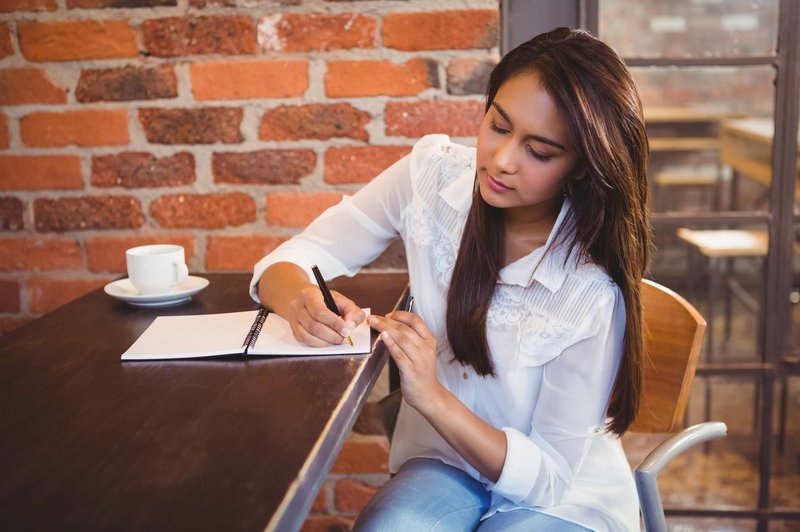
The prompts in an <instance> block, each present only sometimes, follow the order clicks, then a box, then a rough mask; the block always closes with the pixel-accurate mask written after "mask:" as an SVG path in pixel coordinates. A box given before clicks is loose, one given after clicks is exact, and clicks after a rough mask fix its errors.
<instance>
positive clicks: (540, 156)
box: [526, 146, 553, 163]
mask: <svg viewBox="0 0 800 532" xmlns="http://www.w3.org/2000/svg"><path fill="white" fill-rule="evenodd" d="M526 150H527V151H528V154H529V155H530V156H531V157H533V158H534V159H536V160H537V161H542V162H543V163H546V162H547V161H549V160H550V159H552V158H553V156H552V155H545V154H543V153H539V152H537V151H536V150H534V149H533V148H531V147H530V146H526Z"/></svg>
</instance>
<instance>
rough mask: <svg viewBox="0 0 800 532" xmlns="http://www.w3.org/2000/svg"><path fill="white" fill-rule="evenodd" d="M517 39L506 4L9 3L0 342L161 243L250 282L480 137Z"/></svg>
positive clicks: (1, 141)
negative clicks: (313, 233)
mask: <svg viewBox="0 0 800 532" xmlns="http://www.w3.org/2000/svg"><path fill="white" fill-rule="evenodd" d="M498 24H499V13H498V2H497V1H496V0H436V1H423V0H418V1H403V2H401V1H397V0H387V1H322V0H305V1H302V0H274V1H261V2H248V1H245V0H121V1H119V0H114V1H111V0H2V1H0V106H2V109H0V230H2V234H1V235H0V330H9V329H12V328H14V327H16V326H18V325H20V324H22V323H24V322H25V321H27V320H29V319H31V318H33V317H36V316H38V315H41V314H43V313H45V312H48V311H50V310H52V309H54V308H56V307H58V306H60V305H62V304H64V303H66V302H67V301H69V300H71V299H73V298H74V297H76V296H79V295H81V294H82V293H84V292H86V291H88V290H91V289H93V288H95V287H98V286H102V285H103V284H104V283H106V282H108V281H109V280H111V279H113V278H115V277H118V276H120V275H122V274H124V250H125V249H126V248H128V247H130V246H134V245H137V244H141V243H150V242H163V241H169V242H177V243H180V244H182V245H184V246H185V247H186V250H187V256H188V261H189V266H190V270H191V271H193V272H201V273H202V272H208V271H248V270H250V269H251V267H252V265H253V263H254V262H255V261H256V260H257V259H258V258H259V257H260V256H262V255H263V254H264V253H265V252H266V251H268V250H270V249H272V248H273V247H274V246H275V245H277V244H278V243H280V242H281V241H283V240H284V239H285V238H287V237H288V236H290V235H292V234H294V233H295V232H297V231H298V230H299V228H301V227H302V226H304V225H305V224H307V223H308V222H309V221H310V220H311V219H312V218H313V217H314V216H315V215H316V214H317V213H319V212H320V211H322V210H323V209H324V208H325V207H327V206H329V205H331V204H333V203H335V202H337V201H338V200H339V198H340V197H341V195H342V194H343V193H348V192H353V191H354V190H356V189H358V187H359V186H361V184H363V183H364V182H366V181H368V180H369V179H370V178H371V177H372V176H373V175H375V173H376V172H378V171H379V170H380V169H382V168H384V167H385V166H387V165H388V164H390V163H391V162H393V161H395V160H396V159H397V158H399V157H400V156H402V155H403V154H405V153H407V152H408V150H409V147H410V145H411V144H412V143H413V141H414V139H416V138H418V137H419V136H420V135H422V134H425V133H429V132H445V133H450V134H451V135H453V136H456V137H471V136H472V135H473V134H474V131H475V127H476V124H477V121H478V120H479V116H480V112H481V106H482V104H481V100H482V98H481V94H482V92H483V85H484V80H485V76H486V73H487V70H488V66H490V65H491V64H493V63H494V62H495V61H496V58H497V53H498V51H497V46H498ZM392 256H393V257H395V258H396V257H397V253H394V254H393V255H392ZM392 262H393V261H392V260H391V258H390V259H388V260H384V261H383V263H382V264H383V265H384V266H385V265H389V266H392V265H398V266H399V264H392ZM394 262H396V261H394Z"/></svg>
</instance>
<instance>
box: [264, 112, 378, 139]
mask: <svg viewBox="0 0 800 532" xmlns="http://www.w3.org/2000/svg"><path fill="white" fill-rule="evenodd" d="M369 120H370V116H369V113H367V112H365V111H360V110H358V109H356V108H355V107H353V106H352V105H350V104H347V103H336V104H331V105H325V104H321V103H311V104H306V105H283V106H280V107H276V108H275V109H269V110H268V111H267V112H265V113H264V117H263V118H262V119H261V125H260V127H259V129H258V136H259V138H260V139H261V140H298V139H321V140H327V139H330V138H339V137H347V138H351V139H357V140H367V138H368V135H367V130H366V129H365V126H366V125H367V124H368V123H369Z"/></svg>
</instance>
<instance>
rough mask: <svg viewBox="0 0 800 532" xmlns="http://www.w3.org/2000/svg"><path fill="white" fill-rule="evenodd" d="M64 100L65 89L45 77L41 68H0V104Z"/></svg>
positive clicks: (65, 98) (65, 97)
mask: <svg viewBox="0 0 800 532" xmlns="http://www.w3.org/2000/svg"><path fill="white" fill-rule="evenodd" d="M66 102H67V91H66V89H64V88H63V87H59V86H57V85H55V84H54V83H53V82H52V81H50V80H49V79H47V75H46V73H45V71H44V69H43V68H5V69H3V70H0V105H25V104H31V103H66Z"/></svg>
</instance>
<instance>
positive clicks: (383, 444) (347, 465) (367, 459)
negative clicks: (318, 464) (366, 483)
mask: <svg viewBox="0 0 800 532" xmlns="http://www.w3.org/2000/svg"><path fill="white" fill-rule="evenodd" d="M388 472H389V444H388V443H387V441H386V438H384V437H378V436H363V437H359V438H352V437H351V438H349V439H348V440H347V441H346V442H345V443H344V445H343V446H342V450H341V452H340V453H339V456H338V458H336V462H334V464H333V467H332V468H331V473H388Z"/></svg>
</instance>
